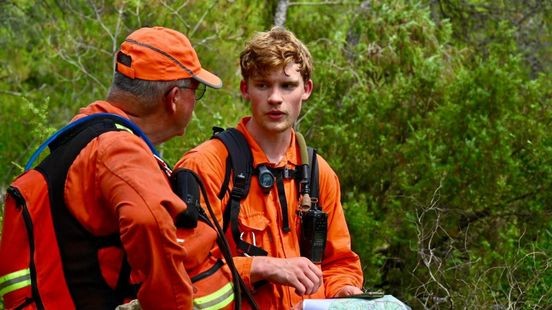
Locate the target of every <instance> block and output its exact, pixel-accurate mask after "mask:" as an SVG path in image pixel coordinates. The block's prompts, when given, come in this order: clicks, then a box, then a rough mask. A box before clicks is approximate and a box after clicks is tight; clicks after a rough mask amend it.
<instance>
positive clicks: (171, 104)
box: [165, 86, 180, 114]
mask: <svg viewBox="0 0 552 310" xmlns="http://www.w3.org/2000/svg"><path fill="white" fill-rule="evenodd" d="M178 96H180V89H179V88H178V87H176V86H175V87H173V88H172V89H171V90H169V92H168V93H167V95H166V96H165V109H166V110H167V112H169V113H171V114H172V113H174V112H175V111H176V108H177V107H176V104H177V102H178Z"/></svg>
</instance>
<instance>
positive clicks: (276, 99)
mask: <svg viewBox="0 0 552 310" xmlns="http://www.w3.org/2000/svg"><path fill="white" fill-rule="evenodd" d="M283 101H284V97H283V96H282V92H281V91H280V89H279V88H278V87H276V86H275V87H272V88H271V89H270V93H269V95H268V103H270V104H280V103H282V102H283Z"/></svg>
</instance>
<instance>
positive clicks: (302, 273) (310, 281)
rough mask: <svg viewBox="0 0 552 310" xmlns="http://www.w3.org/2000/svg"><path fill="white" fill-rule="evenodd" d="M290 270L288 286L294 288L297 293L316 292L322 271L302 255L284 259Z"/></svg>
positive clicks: (320, 281)
mask: <svg viewBox="0 0 552 310" xmlns="http://www.w3.org/2000/svg"><path fill="white" fill-rule="evenodd" d="M286 260H287V263H288V264H289V266H288V267H290V270H291V271H292V275H291V276H292V278H291V279H292V281H291V282H290V284H288V285H290V286H292V287H293V288H295V292H296V293H297V294H298V295H310V294H314V293H316V291H318V289H319V288H320V285H322V271H320V269H319V268H318V267H317V266H316V265H314V264H313V263H312V262H311V261H310V260H308V259H306V258H304V257H296V258H288V259H286Z"/></svg>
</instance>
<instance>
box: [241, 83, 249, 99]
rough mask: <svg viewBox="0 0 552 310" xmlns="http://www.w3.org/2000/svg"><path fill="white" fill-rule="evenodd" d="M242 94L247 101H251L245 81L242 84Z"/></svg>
mask: <svg viewBox="0 0 552 310" xmlns="http://www.w3.org/2000/svg"><path fill="white" fill-rule="evenodd" d="M240 92H241V94H242V96H243V98H244V99H245V100H249V88H248V87H247V82H246V81H245V80H242V81H241V82H240Z"/></svg>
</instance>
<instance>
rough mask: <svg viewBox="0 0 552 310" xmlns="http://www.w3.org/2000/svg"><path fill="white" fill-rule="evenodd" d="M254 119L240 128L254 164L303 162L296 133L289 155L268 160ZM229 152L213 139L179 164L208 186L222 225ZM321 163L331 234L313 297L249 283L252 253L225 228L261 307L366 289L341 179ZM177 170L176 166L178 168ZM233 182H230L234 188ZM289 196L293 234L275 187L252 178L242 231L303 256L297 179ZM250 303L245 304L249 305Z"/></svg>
mask: <svg viewBox="0 0 552 310" xmlns="http://www.w3.org/2000/svg"><path fill="white" fill-rule="evenodd" d="M249 119H250V118H249V117H245V118H243V119H242V120H241V121H240V123H239V124H238V126H237V129H238V130H239V131H240V132H242V133H243V134H244V135H245V137H246V139H247V142H248V143H249V145H250V148H251V151H252V153H253V162H254V166H255V167H256V166H258V165H260V164H265V165H267V166H270V167H274V168H283V167H287V168H288V169H295V167H296V166H298V165H299V164H300V152H299V148H298V146H297V145H296V141H295V133H294V132H293V134H292V139H291V143H290V147H289V148H288V150H287V152H286V154H285V157H284V159H283V160H282V161H281V162H279V163H278V164H276V165H273V164H269V161H268V159H267V157H266V155H265V154H264V152H263V151H262V149H261V148H260V147H259V145H258V144H257V143H256V142H255V140H254V139H253V138H252V137H251V136H250V135H249V132H248V131H247V129H246V127H245V124H246V123H247V122H248V121H249ZM227 157H228V152H227V150H226V148H225V146H224V145H223V143H222V142H221V141H219V140H218V139H211V140H208V141H206V142H204V143H202V144H201V145H199V146H197V147H196V148H194V149H192V150H191V151H189V152H187V153H186V154H185V155H184V156H183V158H182V159H181V160H180V161H179V162H178V163H177V164H176V167H185V168H188V169H191V170H193V171H195V172H196V173H197V174H198V175H199V176H200V177H201V179H202V181H203V183H204V185H205V186H206V188H207V194H208V198H209V202H210V203H211V205H212V207H213V209H214V212H215V214H216V216H217V218H218V220H219V222H220V223H221V226H222V221H223V213H224V209H225V208H226V206H227V204H228V201H229V192H227V193H226V195H225V196H224V197H223V199H222V200H220V199H218V198H217V195H218V193H219V191H220V189H221V186H222V183H223V180H224V177H225V173H226V159H227ZM318 164H319V175H320V179H319V180H320V181H319V188H320V197H319V200H320V206H321V208H322V210H323V211H324V212H327V213H328V235H327V242H326V250H325V253H324V259H323V261H322V264H321V265H320V267H321V269H322V272H323V282H324V283H323V285H322V286H321V287H320V289H319V290H318V292H316V293H315V294H313V295H309V296H304V297H303V296H299V295H297V294H295V291H294V289H293V288H292V287H289V286H284V285H278V284H273V283H266V284H264V285H262V286H260V287H259V288H256V289H254V283H251V281H250V269H251V262H252V259H253V258H252V257H244V256H239V254H238V251H237V250H236V246H235V244H234V242H233V239H232V233H231V229H228V230H227V231H226V237H227V238H228V240H229V241H230V246H231V249H232V251H233V256H234V262H235V263H236V267H237V268H238V271H239V273H240V275H241V276H242V278H243V279H244V281H245V283H246V284H247V285H248V286H249V287H250V289H252V290H254V297H255V300H256V302H257V304H258V305H259V306H260V307H262V309H290V308H292V307H293V306H295V305H297V304H299V303H300V302H301V301H302V300H303V298H327V297H333V296H334V295H335V294H337V292H338V291H339V290H340V289H341V288H342V287H343V286H344V285H353V286H356V287H362V280H363V277H362V269H361V266H360V259H359V257H358V255H357V254H355V253H354V252H353V251H352V250H351V242H350V240H351V238H350V235H349V231H348V228H347V224H346V222H345V216H344V213H343V208H342V206H341V201H340V199H341V194H340V187H339V180H338V177H337V175H336V174H335V172H334V171H333V170H332V169H331V167H330V166H329V165H328V163H327V162H326V161H325V160H324V159H323V158H322V157H320V156H318ZM175 169H176V168H175ZM231 186H232V184H230V188H231ZM284 188H285V192H286V200H287V204H288V218H289V225H290V228H291V231H290V232H287V233H284V232H283V231H282V229H281V227H282V214H281V212H282V211H281V210H282V209H281V207H280V201H279V199H278V193H277V191H276V187H275V186H274V188H272V190H271V191H270V192H269V193H268V194H265V193H264V192H263V190H262V189H261V187H260V186H259V183H258V180H257V177H253V178H252V179H251V188H250V190H249V195H248V196H247V197H246V198H245V199H244V200H243V201H242V203H241V208H240V213H239V218H238V221H239V228H240V232H242V233H243V240H244V241H246V242H248V243H252V244H253V243H254V244H256V245H257V246H259V247H261V248H263V249H264V250H265V251H267V252H268V256H272V257H282V258H286V257H298V256H300V249H299V241H298V240H299V238H298V236H299V233H300V230H299V225H298V218H297V215H296V210H297V206H298V204H299V201H298V197H299V195H298V192H297V190H298V188H297V184H296V182H295V180H292V179H286V180H284ZM247 305H248V304H247V303H246V302H245V303H244V306H247Z"/></svg>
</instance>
